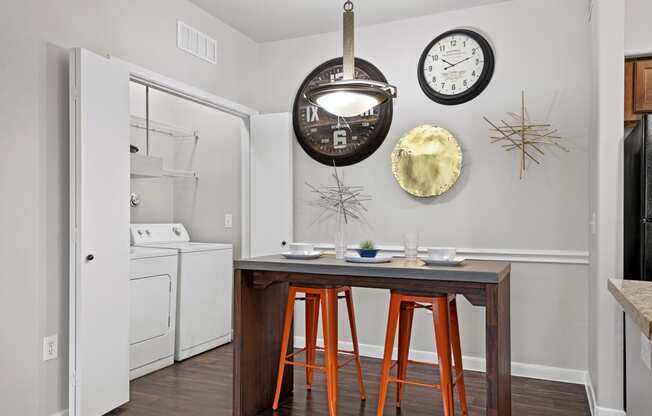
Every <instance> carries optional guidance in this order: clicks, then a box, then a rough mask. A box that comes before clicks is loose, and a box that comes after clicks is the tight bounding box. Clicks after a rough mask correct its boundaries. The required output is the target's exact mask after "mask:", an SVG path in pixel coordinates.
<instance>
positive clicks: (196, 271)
mask: <svg viewBox="0 0 652 416" xmlns="http://www.w3.org/2000/svg"><path fill="white" fill-rule="evenodd" d="M131 241H132V245H134V246H139V247H146V248H152V247H156V248H162V249H168V250H170V249H171V250H175V252H176V253H177V256H178V274H177V276H178V286H177V311H176V312H177V313H176V316H177V322H176V331H175V333H176V336H175V351H174V358H175V360H177V361H182V360H185V359H186V358H189V357H192V356H194V355H197V354H199V353H202V352H204V351H208V350H210V349H213V348H215V347H218V346H220V345H223V344H227V343H229V342H231V340H232V338H233V324H232V316H233V314H232V309H233V245H231V244H222V243H204V242H194V241H190V235H189V234H188V231H187V230H186V228H185V227H184V226H183V224H133V225H132V226H131Z"/></svg>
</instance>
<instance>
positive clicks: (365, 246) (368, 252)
mask: <svg viewBox="0 0 652 416" xmlns="http://www.w3.org/2000/svg"><path fill="white" fill-rule="evenodd" d="M357 251H358V254H359V255H360V257H376V256H377V255H378V249H377V248H376V246H375V245H374V242H373V241H371V240H367V241H363V242H362V243H360V248H358V249H357Z"/></svg>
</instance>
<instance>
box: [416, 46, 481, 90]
mask: <svg viewBox="0 0 652 416" xmlns="http://www.w3.org/2000/svg"><path fill="white" fill-rule="evenodd" d="M483 68H484V53H483V52H482V48H480V45H479V44H478V42H476V41H475V39H472V38H471V37H469V36H468V35H461V34H460V35H451V36H449V37H446V38H443V39H441V40H440V41H438V42H437V43H435V44H434V45H433V46H432V47H431V48H430V51H429V52H428V55H427V56H426V59H425V61H424V67H423V74H424V77H425V78H426V80H428V85H429V86H430V88H432V89H433V90H434V91H436V92H438V93H440V94H444V95H456V94H461V93H463V92H465V91H467V90H468V89H469V88H471V87H472V86H473V85H475V83H476V82H478V79H479V77H480V74H482V69H483Z"/></svg>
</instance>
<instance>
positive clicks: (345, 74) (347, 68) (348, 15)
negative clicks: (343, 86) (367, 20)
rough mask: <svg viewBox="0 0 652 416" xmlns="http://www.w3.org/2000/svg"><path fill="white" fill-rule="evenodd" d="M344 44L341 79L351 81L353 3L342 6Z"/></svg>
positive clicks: (352, 64) (352, 68)
mask: <svg viewBox="0 0 652 416" xmlns="http://www.w3.org/2000/svg"><path fill="white" fill-rule="evenodd" d="M343 21H344V43H343V67H342V79H353V78H354V75H355V72H354V68H355V62H354V59H355V58H354V55H353V53H354V32H353V30H354V29H353V25H354V18H353V3H351V2H350V1H348V2H346V3H345V4H344V18H343Z"/></svg>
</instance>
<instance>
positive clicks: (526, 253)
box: [311, 243, 589, 264]
mask: <svg viewBox="0 0 652 416" xmlns="http://www.w3.org/2000/svg"><path fill="white" fill-rule="evenodd" d="M311 244H314V245H315V248H317V249H319V250H330V251H332V250H334V247H335V246H334V244H329V243H311ZM348 248H349V249H355V248H356V246H354V245H350V246H349V247H348ZM377 248H378V249H379V250H380V251H381V252H383V253H388V254H392V255H393V256H396V257H401V256H403V255H404V249H403V247H402V246H390V245H387V246H378V247H377ZM427 251H428V248H427V247H421V248H420V249H419V254H426V253H427ZM457 253H458V254H459V255H461V256H464V257H466V258H467V259H469V260H492V261H510V262H513V263H550V264H589V252H588V251H575V250H514V249H503V248H458V249H457Z"/></svg>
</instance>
